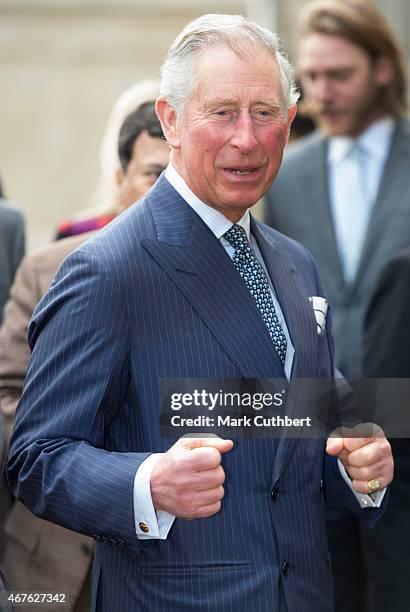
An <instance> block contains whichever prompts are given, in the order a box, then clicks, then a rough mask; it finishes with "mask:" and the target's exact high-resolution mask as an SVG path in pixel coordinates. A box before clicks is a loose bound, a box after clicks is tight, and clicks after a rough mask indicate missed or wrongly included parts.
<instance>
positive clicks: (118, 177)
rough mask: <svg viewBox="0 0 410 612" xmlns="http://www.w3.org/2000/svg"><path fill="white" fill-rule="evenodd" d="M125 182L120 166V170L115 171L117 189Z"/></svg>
mask: <svg viewBox="0 0 410 612" xmlns="http://www.w3.org/2000/svg"><path fill="white" fill-rule="evenodd" d="M123 180H124V172H123V171H122V168H120V166H118V168H117V169H116V171H115V184H116V185H117V187H120V185H121V184H122V182H123Z"/></svg>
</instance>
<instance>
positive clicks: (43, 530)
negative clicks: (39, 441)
mask: <svg viewBox="0 0 410 612" xmlns="http://www.w3.org/2000/svg"><path fill="white" fill-rule="evenodd" d="M89 236H90V234H87V235H85V236H79V237H75V238H70V239H67V240H62V241H61V242H58V243H54V244H51V245H48V246H47V247H46V248H44V249H42V250H41V251H39V252H37V253H34V254H32V255H28V256H27V257H25V258H24V259H23V261H22V263H21V265H20V267H19V269H18V271H17V274H16V277H15V280H14V283H13V285H12V288H11V292H10V299H9V301H8V302H7V304H6V307H5V309H4V321H3V325H2V327H1V328H0V405H1V410H2V412H3V414H5V415H6V417H7V426H8V438H9V437H10V433H11V429H12V426H13V420H14V415H15V411H16V406H17V403H18V400H19V398H20V395H21V392H22V389H23V383H24V379H25V376H26V371H27V365H28V360H29V356H30V350H29V346H28V343H27V330H28V324H29V321H30V318H31V316H32V314H33V311H34V309H35V306H36V304H37V303H38V302H39V301H40V299H41V298H42V296H43V295H44V294H45V293H46V292H47V289H48V287H49V285H50V283H51V281H52V279H53V277H54V275H55V273H56V272H57V270H58V267H59V266H60V264H61V262H62V261H63V259H64V258H65V257H66V256H67V255H68V254H69V253H71V251H73V250H74V249H75V248H76V247H78V246H79V245H80V244H82V243H83V242H84V241H85V240H86V239H87V238H88V237H89ZM4 531H5V536H6V548H5V552H4V559H3V565H4V569H5V573H6V576H7V580H8V584H9V588H10V589H11V590H15V591H23V592H25V591H35V592H39V591H42V592H49V591H57V590H58V591H62V592H65V593H67V594H68V595H69V605H68V606H67V610H74V609H75V610H76V612H78V611H79V610H83V611H84V612H85V611H86V610H87V609H89V605H90V604H89V601H88V607H87V585H85V587H84V589H83V586H84V583H85V582H86V577H87V574H88V572H89V570H90V567H91V558H92V552H93V548H94V540H92V539H91V538H88V537H87V536H84V535H80V534H77V533H74V532H73V531H69V530H67V529H64V528H63V527H60V526H58V525H55V524H53V523H49V522H48V521H44V520H42V519H40V518H37V517H36V516H34V514H32V513H31V512H30V511H29V510H27V508H26V507H25V506H23V504H21V503H20V502H19V501H15V502H14V504H13V505H12V507H11V509H10V508H9V509H8V513H7V515H6V520H5V523H4ZM88 580H89V577H88ZM82 589H83V590H82ZM88 590H89V589H88ZM43 607H44V609H47V607H46V606H45V604H44V605H43ZM31 608H32V606H30V604H27V606H26V608H25V607H24V606H23V607H22V610H24V609H27V610H28V611H29V610H31ZM50 609H51V608H50Z"/></svg>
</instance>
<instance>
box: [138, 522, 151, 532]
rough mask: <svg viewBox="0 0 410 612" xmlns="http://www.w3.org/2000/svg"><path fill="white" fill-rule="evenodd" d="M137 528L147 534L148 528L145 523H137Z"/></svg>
mask: <svg viewBox="0 0 410 612" xmlns="http://www.w3.org/2000/svg"><path fill="white" fill-rule="evenodd" d="M138 527H139V528H140V529H141V531H142V532H143V533H148V531H149V527H148V525H147V523H138Z"/></svg>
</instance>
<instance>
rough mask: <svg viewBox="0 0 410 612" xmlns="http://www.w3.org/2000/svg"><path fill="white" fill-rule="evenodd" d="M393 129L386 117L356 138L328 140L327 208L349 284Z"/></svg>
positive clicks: (336, 137)
mask: <svg viewBox="0 0 410 612" xmlns="http://www.w3.org/2000/svg"><path fill="white" fill-rule="evenodd" d="M394 126H395V123H394V120H393V119H392V118H390V117H386V118H384V119H380V120H378V121H375V122H374V123H372V125H370V126H369V127H368V128H367V129H366V130H365V131H364V132H362V133H361V134H360V136H358V137H357V138H356V139H354V138H349V137H347V136H334V137H333V138H330V139H329V147H328V155H327V167H328V182H329V197H330V208H331V214H332V219H333V224H334V229H335V236H336V242H337V245H338V249H339V254H340V258H341V261H342V266H343V270H344V275H345V279H346V281H347V282H352V281H353V280H354V278H355V275H356V271H357V267H358V263H359V261H360V256H361V252H362V247H363V244H364V242H365V237H366V233H367V228H368V224H369V219H370V216H371V213H372V209H373V206H374V203H375V201H376V198H377V194H378V191H379V187H380V181H381V177H382V174H383V170H384V166H385V163H386V160H387V157H388V155H389V151H390V147H391V141H392V137H393V131H394Z"/></svg>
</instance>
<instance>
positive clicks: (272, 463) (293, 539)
mask: <svg viewBox="0 0 410 612" xmlns="http://www.w3.org/2000/svg"><path fill="white" fill-rule="evenodd" d="M252 233H253V235H254V236H255V238H256V239H257V241H258V244H259V247H260V250H261V252H262V255H263V257H264V260H265V263H266V266H267V269H268V272H269V275H270V278H271V279H272V282H273V284H274V287H275V292H276V294H277V296H278V299H279V301H280V304H281V306H282V309H283V312H284V315H285V318H286V322H287V325H288V328H289V331H290V334H291V337H292V342H293V344H294V346H295V349H296V354H295V359H294V364H293V376H300V377H311V376H315V375H317V376H329V375H331V373H332V371H333V370H332V368H333V357H332V348H331V343H330V341H329V337H328V336H327V334H323V335H321V336H318V334H317V333H316V323H315V320H314V316H313V312H312V309H311V306H310V304H309V300H308V296H309V295H320V287H319V285H318V281H317V278H316V274H315V271H314V267H313V264H312V261H311V259H310V256H309V255H307V253H306V251H305V250H304V249H303V248H302V247H300V246H299V245H297V244H296V243H293V242H292V241H290V240H288V239H285V238H284V237H281V236H280V235H279V234H277V233H276V232H275V231H273V230H271V229H268V228H266V227H265V226H263V225H261V224H259V223H256V222H253V225H252ZM30 342H31V345H32V347H33V354H32V358H31V362H30V366H29V372H28V379H27V383H26V387H25V390H24V393H23V398H22V401H21V403H20V406H19V408H18V411H17V417H16V426H15V432H14V436H13V440H12V450H11V455H10V460H9V466H8V477H9V480H10V483H11V485H12V487H13V490H14V493H15V494H16V495H17V496H19V498H21V499H22V500H23V501H24V503H26V504H27V505H28V506H30V507H31V508H32V509H33V510H34V512H36V513H38V514H40V515H42V516H44V517H46V518H48V519H49V520H52V521H56V522H59V523H61V524H63V525H65V526H66V527H69V528H71V529H75V530H78V531H81V532H84V533H88V534H90V533H94V534H96V535H97V539H99V540H100V542H98V543H97V544H96V553H95V562H94V568H93V580H94V609H97V610H99V611H107V612H113V611H117V610H118V611H121V612H122V611H128V610H138V611H140V610H141V611H150V612H161V611H164V612H165V611H167V612H169V610H172V612H188V611H192V610H198V611H205V610H206V611H216V610H223V611H224V612H234V611H235V612H236V611H237V610H245V611H248V610H249V611H254V610H257V611H259V610H260V611H261V612H263V611H266V612H267V611H269V612H282V611H283V610H285V609H287V610H290V611H291V612H305V611H306V612H330V610H331V583H330V580H331V578H330V569H329V566H328V564H327V562H326V555H327V544H326V536H325V531H324V525H323V517H322V503H323V499H322V498H323V492H322V491H321V487H320V482H321V479H322V477H323V457H324V454H323V447H324V442H323V441H319V440H318V441H316V440H309V441H303V442H296V441H292V442H290V441H289V440H281V441H280V442H279V443H277V442H273V441H271V440H266V439H263V440H260V439H257V440H255V439H248V440H246V439H241V440H237V441H236V443H235V447H234V450H233V451H232V452H231V453H229V454H228V455H227V456H226V457H224V459H223V465H224V467H225V470H226V474H227V480H226V487H225V489H226V496H225V498H224V500H223V505H222V510H221V512H220V513H218V514H217V515H216V516H214V517H211V518H208V519H200V520H196V521H192V522H187V521H184V520H179V519H177V520H176V521H175V522H174V525H173V527H172V529H171V531H170V533H169V536H168V539H167V540H165V541H160V540H158V541H153V540H152V541H146V540H144V541H139V540H137V538H136V535H135V528H134V517H133V508H132V488H133V480H134V475H135V471H136V469H137V468H138V466H139V465H140V463H141V462H142V461H143V460H144V459H145V458H146V457H147V455H148V453H150V452H151V451H157V450H164V449H166V448H167V447H169V446H170V445H171V444H172V443H173V440H164V439H161V436H160V432H159V419H158V413H157V410H158V406H159V386H158V380H159V379H160V378H185V377H189V378H201V377H202V378H213V377H215V378H231V377H247V378H253V377H276V376H280V373H281V371H282V366H281V363H280V360H279V358H278V356H277V354H276V352H275V351H274V349H273V347H272V342H271V339H270V337H269V333H268V331H267V328H266V326H265V324H264V322H263V320H262V319H261V317H260V314H259V311H258V309H257V307H256V305H255V302H254V300H253V298H252V296H251V295H250V293H249V291H248V290H247V288H246V286H245V285H244V283H243V281H242V279H241V278H240V276H239V275H238V274H237V271H236V270H235V267H234V265H233V263H232V261H231V260H230V258H229V256H228V255H227V253H226V252H225V250H224V248H223V247H222V246H221V244H220V243H219V241H218V240H217V239H216V238H215V237H214V236H213V234H212V232H210V230H209V229H208V228H207V226H206V225H205V224H204V223H203V222H202V221H201V220H200V218H199V217H198V216H197V215H196V213H195V212H194V211H193V210H192V209H191V208H190V207H189V206H188V205H187V204H186V203H185V202H184V200H182V198H181V197H179V196H178V195H177V194H176V192H175V191H174V190H173V189H172V188H171V186H170V185H169V183H168V182H167V181H166V180H165V179H164V178H161V179H160V180H159V181H158V182H157V184H156V185H155V187H154V188H153V189H152V190H151V192H150V193H149V194H148V195H147V196H146V198H145V200H144V201H143V202H140V203H139V204H138V205H137V206H134V207H132V208H131V209H129V210H128V211H127V212H126V213H124V214H123V215H121V217H120V218H118V219H117V220H116V221H114V222H113V223H112V224H111V225H110V227H109V228H106V229H105V230H103V231H102V232H101V233H99V234H98V236H96V237H95V238H93V239H92V240H91V241H89V242H87V243H86V244H85V245H83V247H81V249H80V250H78V251H76V252H75V253H74V254H73V255H72V256H71V257H70V258H69V259H68V260H66V262H65V264H64V265H63V267H62V269H61V270H60V272H59V274H58V276H57V278H56V280H55V282H54V284H53V286H52V288H51V290H50V291H49V293H48V294H47V296H46V297H45V298H44V300H43V301H42V302H41V303H40V305H39V306H38V308H37V310H36V312H35V315H34V319H33V321H32V324H31V326H30ZM325 471H326V474H327V476H328V480H329V489H328V490H329V495H330V496H331V497H333V498H334V500H335V501H336V500H337V501H338V502H339V503H341V504H345V505H350V507H351V508H352V509H353V508H354V507H355V506H354V504H355V501H354V499H353V496H352V495H351V493H350V492H349V491H348V489H347V487H346V485H345V484H344V483H343V481H342V479H341V477H340V476H339V474H338V472H337V470H335V462H334V461H333V460H329V461H326V470H325ZM273 487H276V488H277V489H278V490H279V497H278V498H277V499H276V501H273V500H272V497H271V491H272V488H273ZM371 512H372V511H371ZM368 517H370V514H369V515H368ZM285 562H287V563H288V565H285V566H283V564H284V563H285ZM281 568H282V569H283V573H282V569H281ZM286 568H288V571H286Z"/></svg>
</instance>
